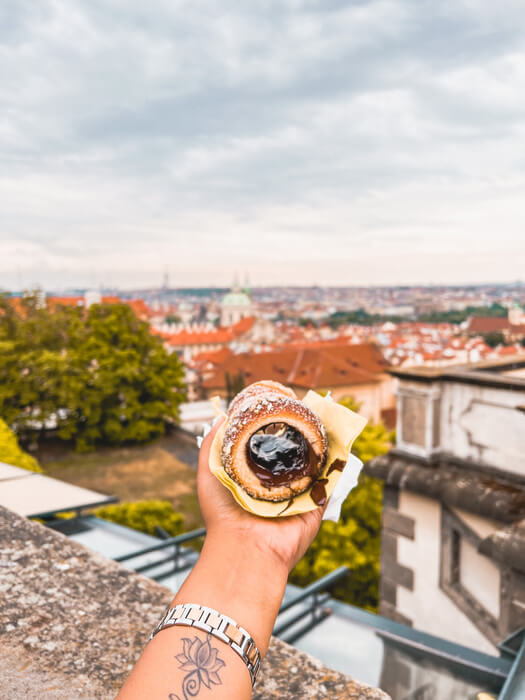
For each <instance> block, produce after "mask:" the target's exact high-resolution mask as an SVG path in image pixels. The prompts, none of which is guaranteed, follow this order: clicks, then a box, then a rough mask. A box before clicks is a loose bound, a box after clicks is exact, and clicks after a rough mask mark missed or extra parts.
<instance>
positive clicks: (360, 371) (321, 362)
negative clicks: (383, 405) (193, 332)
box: [202, 343, 388, 389]
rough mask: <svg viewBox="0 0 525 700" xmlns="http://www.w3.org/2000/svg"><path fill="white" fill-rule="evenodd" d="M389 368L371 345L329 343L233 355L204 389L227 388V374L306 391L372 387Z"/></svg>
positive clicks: (204, 384)
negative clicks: (268, 381) (359, 385)
mask: <svg viewBox="0 0 525 700" xmlns="http://www.w3.org/2000/svg"><path fill="white" fill-rule="evenodd" d="M387 368H388V364H387V362H386V360H385V359H384V357H383V355H382V354H381V351H380V350H379V348H378V347H377V346H375V345H374V344H372V343H362V344H359V345H349V344H348V343H345V344H332V343H326V344H322V345H316V346H315V347H301V346H299V347H292V348H283V349H279V350H273V351H271V352H264V353H258V354H256V353H248V352H245V353H239V354H237V355H230V356H228V357H226V358H225V360H224V362H223V363H221V364H218V365H217V366H216V368H215V370H214V371H212V372H210V373H209V375H208V376H206V377H205V378H204V380H203V382H202V386H203V387H205V388H206V389H217V388H224V387H225V386H226V384H227V382H226V375H229V376H235V375H236V374H238V373H242V374H243V375H244V377H245V378H246V383H251V382H256V381H259V380H261V379H273V380H275V381H279V382H282V383H284V384H287V385H290V386H295V387H302V388H305V389H316V388H323V387H329V386H346V385H351V384H369V383H375V382H377V381H378V375H380V374H382V373H383V372H385V371H386V370H387Z"/></svg>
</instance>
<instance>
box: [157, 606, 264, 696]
mask: <svg viewBox="0 0 525 700" xmlns="http://www.w3.org/2000/svg"><path fill="white" fill-rule="evenodd" d="M173 625H186V626H188V627H196V628H197V629H200V630H203V631H204V632H208V633H209V634H212V635H213V636H214V637H217V639H220V640H222V641H223V642H225V643H226V644H228V646H230V647H231V648H232V649H233V650H234V651H235V652H236V653H237V654H238V655H239V656H240V657H241V659H242V660H243V661H244V663H245V664H246V666H247V667H248V671H249V672H250V676H251V679H252V686H253V685H254V684H255V679H256V678H257V672H258V671H259V666H260V665H261V654H260V653H259V649H257V645H256V644H255V642H254V641H253V639H252V637H251V636H250V635H249V634H248V632H247V631H246V630H245V629H244V628H243V627H241V626H240V625H238V624H237V623H236V622H235V620H232V619H231V617H227V616H226V615H221V613H219V612H217V611H216V610H213V608H207V607H205V606H204V605H197V603H184V604H182V605H175V607H173V608H168V609H167V610H166V612H165V613H164V615H163V617H162V619H161V621H160V622H159V624H158V625H157V626H156V627H155V629H154V630H153V632H152V633H151V635H150V638H149V640H148V641H151V640H152V639H153V637H154V636H155V635H156V634H157V633H158V632H160V631H161V630H164V629H166V628H167V627H172V626H173Z"/></svg>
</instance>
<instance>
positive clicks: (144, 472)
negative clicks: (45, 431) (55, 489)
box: [38, 436, 202, 530]
mask: <svg viewBox="0 0 525 700" xmlns="http://www.w3.org/2000/svg"><path fill="white" fill-rule="evenodd" d="M180 442H181V438H180V437H177V436H175V437H173V436H168V437H165V438H162V439H161V440H157V441H156V442H154V443H152V444H150V445H145V446H139V447H120V448H104V449H101V450H97V451H95V452H90V453H87V454H82V453H80V454H79V453H77V452H73V451H66V450H60V452H58V453H57V451H56V450H55V451H47V452H46V451H45V450H43V451H42V452H41V453H40V454H39V455H38V458H39V461H40V465H41V466H42V468H43V469H44V471H45V473H46V474H48V475H49V476H53V477H55V478H56V479H61V480H62V481H67V482H69V483H71V484H76V485H77V486H83V487H85V488H89V489H93V490H94V491H99V492H100V493H103V494H107V495H111V496H117V498H119V499H120V500H121V501H141V500H144V499H151V498H160V499H164V500H169V501H171V502H172V503H173V506H174V508H175V510H176V511H178V512H179V513H182V514H183V515H184V517H185V530H192V529H194V528H196V527H201V526H202V519H201V515H200V510H199V504H198V501H197V473H196V470H195V469H194V468H193V467H191V466H189V465H188V464H186V463H185V462H183V461H181V460H180V459H179V458H178V457H177V456H176V454H181V453H182V454H185V455H186V454H189V456H190V459H191V461H194V459H193V458H192V456H191V452H189V451H190V450H191V447H192V446H191V445H190V444H189V442H188V441H187V440H186V443H187V444H183V445H182V449H181V445H180ZM183 442H184V440H183ZM194 452H195V455H196V454H197V452H196V448H194Z"/></svg>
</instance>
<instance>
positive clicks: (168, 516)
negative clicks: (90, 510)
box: [94, 499, 184, 537]
mask: <svg viewBox="0 0 525 700" xmlns="http://www.w3.org/2000/svg"><path fill="white" fill-rule="evenodd" d="M94 514H95V515H96V516H97V517H99V518H104V520H109V521H111V522H112V523H118V524H119V525H125V526H126V527H131V528H133V529H134V530H139V531H140V532H145V533H147V534H148V535H158V530H157V528H158V527H160V528H162V529H163V530H165V531H166V532H167V533H168V534H169V535H172V536H173V537H175V536H176V535H180V534H181V532H183V530H184V516H183V515H181V514H180V513H177V512H176V511H175V510H174V509H173V505H172V504H171V503H170V502H169V501H159V500H155V499H153V500H149V501H136V502H135V503H116V504H114V505H109V506H101V507H100V508H97V509H96V510H95V511H94Z"/></svg>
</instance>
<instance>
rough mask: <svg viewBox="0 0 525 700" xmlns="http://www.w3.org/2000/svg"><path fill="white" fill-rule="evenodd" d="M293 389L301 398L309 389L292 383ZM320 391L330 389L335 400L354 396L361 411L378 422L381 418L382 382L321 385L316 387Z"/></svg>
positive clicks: (374, 421)
mask: <svg viewBox="0 0 525 700" xmlns="http://www.w3.org/2000/svg"><path fill="white" fill-rule="evenodd" d="M292 388H293V390H294V391H295V393H296V394H297V396H298V397H299V398H300V399H303V398H304V397H305V395H306V394H307V393H308V391H309V390H308V389H304V388H303V387H297V386H293V385H292ZM315 391H317V392H319V393H323V392H327V391H329V392H330V394H331V396H332V398H333V400H334V401H339V400H340V399H343V398H348V397H350V398H352V399H353V400H354V401H356V402H357V403H358V404H360V408H359V413H361V414H362V415H363V416H365V417H366V418H368V419H369V420H371V421H372V422H373V423H378V422H379V421H380V420H381V408H383V407H382V406H381V386H380V384H349V385H347V386H336V387H330V386H327V387H322V388H321V387H319V388H317V389H315Z"/></svg>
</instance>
